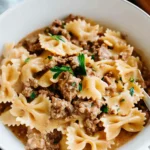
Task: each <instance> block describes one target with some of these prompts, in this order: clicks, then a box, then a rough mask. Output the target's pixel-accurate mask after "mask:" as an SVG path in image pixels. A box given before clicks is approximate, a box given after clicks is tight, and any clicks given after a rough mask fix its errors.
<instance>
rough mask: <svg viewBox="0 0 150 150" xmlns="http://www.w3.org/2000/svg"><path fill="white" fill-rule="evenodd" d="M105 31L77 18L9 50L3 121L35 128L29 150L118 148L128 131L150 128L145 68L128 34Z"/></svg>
mask: <svg viewBox="0 0 150 150" xmlns="http://www.w3.org/2000/svg"><path fill="white" fill-rule="evenodd" d="M102 28H103V27H101V26H100V25H98V24H92V23H90V22H89V21H87V20H86V19H84V18H82V17H73V16H69V17H68V18H67V19H65V20H63V21H62V20H56V21H54V22H53V24H52V25H50V26H49V27H47V28H45V29H41V30H40V31H37V32H35V33H34V34H31V35H29V36H27V38H25V39H23V40H22V41H20V42H19V43H18V44H17V45H15V44H7V45H5V48H4V51H3V57H2V60H1V65H0V120H1V121H2V123H3V124H4V125H6V126H8V127H11V126H13V128H15V129H16V131H17V132H18V134H19V135H21V134H22V133H23V131H24V130H23V131H22V132H21V131H20V127H23V128H24V129H25V131H26V130H27V132H26V133H24V137H26V141H25V142H24V143H26V150H35V149H38V150H108V149H110V150H114V149H115V148H114V146H115V147H116V148H117V147H119V146H120V145H119V144H118V145H116V144H115V143H116V140H117V139H118V138H117V137H118V136H119V135H120V134H121V133H123V132H122V131H123V130H124V132H128V133H129V132H130V133H132V135H134V134H135V133H137V132H140V131H141V130H142V129H143V128H144V126H145V125H146V123H147V122H148V118H149V116H150V115H149V111H148V109H147V108H146V106H145V105H144V102H143V99H144V93H143V92H144V90H146V88H147V86H148V85H149V83H150V81H149V82H148V81H147V82H145V75H143V71H142V70H143V68H144V67H145V66H144V67H143V63H142V61H141V59H140V57H138V56H137V55H135V54H134V53H133V51H134V48H133V47H132V46H131V45H129V44H128V42H127V41H126V40H125V39H124V38H123V36H122V35H121V33H120V32H116V31H113V30H111V29H105V28H103V30H102ZM146 73H147V74H148V71H146ZM146 79H147V78H146ZM124 136H126V137H127V138H129V136H128V134H126V135H124ZM117 143H119V142H118V141H117Z"/></svg>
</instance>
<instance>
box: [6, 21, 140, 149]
mask: <svg viewBox="0 0 150 150" xmlns="http://www.w3.org/2000/svg"><path fill="white" fill-rule="evenodd" d="M90 22H92V21H90ZM92 23H93V22H92ZM93 24H94V23H93ZM44 29H45V28H42V29H39V30H36V31H34V32H32V33H31V34H29V35H27V36H26V37H25V38H23V39H22V40H21V41H20V42H19V43H18V44H17V46H16V47H18V46H21V45H22V44H23V42H24V41H25V40H30V41H32V40H33V41H34V40H36V39H37V37H38V34H40V33H43V32H44ZM9 128H10V130H11V131H12V132H13V133H14V134H15V135H16V136H17V137H18V139H20V140H21V141H22V142H23V144H26V142H27V137H26V133H27V127H25V126H20V127H9ZM136 135H137V133H132V132H127V131H125V130H121V132H120V134H119V136H118V137H116V139H115V140H114V143H115V145H113V146H112V148H111V149H109V150H116V149H117V148H119V147H120V146H122V145H124V144H126V143H127V142H128V141H130V140H132V139H133V138H134V137H135V136H136ZM64 141H65V138H63V139H62V140H61V142H60V145H61V150H65V148H66V147H67V146H66V145H65V144H64V143H65V142H64ZM87 147H88V146H86V150H90V147H88V148H87Z"/></svg>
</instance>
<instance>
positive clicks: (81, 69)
mask: <svg viewBox="0 0 150 150" xmlns="http://www.w3.org/2000/svg"><path fill="white" fill-rule="evenodd" d="M78 61H79V67H77V68H76V69H75V75H76V76H77V75H83V76H85V75H86V69H85V56H84V54H79V56H78Z"/></svg>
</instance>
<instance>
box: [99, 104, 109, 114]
mask: <svg viewBox="0 0 150 150" xmlns="http://www.w3.org/2000/svg"><path fill="white" fill-rule="evenodd" d="M101 111H102V112H103V113H108V111H109V108H108V107H107V105H103V106H102V107H101Z"/></svg>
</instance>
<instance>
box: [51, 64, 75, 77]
mask: <svg viewBox="0 0 150 150" xmlns="http://www.w3.org/2000/svg"><path fill="white" fill-rule="evenodd" d="M50 70H51V71H52V72H56V73H55V74H54V75H53V79H56V78H57V77H58V76H59V75H60V74H61V73H62V72H67V71H68V72H70V73H71V74H73V71H72V69H71V68H70V67H69V66H61V67H59V66H55V67H53V68H51V69H50Z"/></svg>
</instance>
